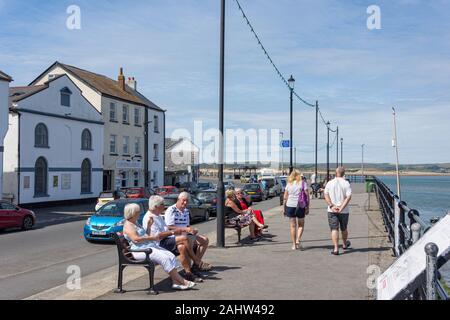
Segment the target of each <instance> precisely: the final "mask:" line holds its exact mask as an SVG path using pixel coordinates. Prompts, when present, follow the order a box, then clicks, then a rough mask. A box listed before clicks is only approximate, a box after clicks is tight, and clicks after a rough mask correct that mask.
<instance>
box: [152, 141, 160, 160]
mask: <svg viewBox="0 0 450 320" xmlns="http://www.w3.org/2000/svg"><path fill="white" fill-rule="evenodd" d="M158 149H159V148H158V144H154V145H153V160H154V161H158V160H159V155H158Z"/></svg>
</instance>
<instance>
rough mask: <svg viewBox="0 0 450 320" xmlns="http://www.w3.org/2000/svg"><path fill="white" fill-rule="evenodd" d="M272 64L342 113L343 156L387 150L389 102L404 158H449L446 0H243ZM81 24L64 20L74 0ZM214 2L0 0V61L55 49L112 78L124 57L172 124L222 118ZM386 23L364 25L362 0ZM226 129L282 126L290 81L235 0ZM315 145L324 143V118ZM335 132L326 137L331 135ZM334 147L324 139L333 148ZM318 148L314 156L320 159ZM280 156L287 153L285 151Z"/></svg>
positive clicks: (299, 139) (299, 113) (302, 122)
mask: <svg viewBox="0 0 450 320" xmlns="http://www.w3.org/2000/svg"><path fill="white" fill-rule="evenodd" d="M240 2H241V5H242V6H243V8H244V10H245V11H246V13H247V15H248V17H249V19H250V20H251V22H252V24H253V26H254V28H255V29H256V31H257V33H258V34H259V36H260V38H261V40H262V41H263V43H264V45H265V46H266V48H267V50H268V51H269V53H270V55H271V56H272V58H273V60H274V61H275V63H276V64H277V65H278V67H279V69H280V71H281V72H282V73H283V74H284V75H285V76H286V77H289V75H290V74H293V75H294V77H295V78H296V80H297V81H296V91H297V92H298V93H299V94H300V95H301V96H302V97H304V98H305V99H307V100H308V101H312V102H313V101H315V100H319V103H320V106H321V109H322V112H323V114H324V116H325V117H326V118H327V119H329V120H330V121H331V122H332V125H333V127H335V126H336V125H339V127H340V132H341V136H342V137H344V144H345V145H344V161H345V162H359V161H360V159H361V147H360V146H361V144H363V143H364V144H365V145H366V149H365V160H366V161H368V162H393V161H394V151H393V149H392V147H391V137H392V116H391V108H392V107H393V106H395V107H396V109H397V112H398V135H399V147H400V161H401V162H402V163H435V162H450V142H449V141H450V140H449V139H448V136H449V132H450V129H449V126H448V120H449V119H450V90H449V89H450V41H449V40H450V34H449V33H448V30H450V19H449V18H450V1H444V0H435V1H419V0H397V1H377V0H375V1H356V0H355V1H331V0H317V1H312V0H311V1H300V0H279V1H271V0H241V1H240ZM72 4H75V5H78V6H79V7H80V8H81V23H82V25H81V27H82V28H81V30H69V29H67V28H66V20H67V17H68V14H67V13H66V9H67V7H68V6H69V5H72ZM219 4H220V1H219V0H214V1H213V0H184V1H175V0H165V1H162V0H145V1H144V0H140V1H133V2H130V1H113V0H110V1H106V0H105V1H79V0H72V1H45V2H42V1H34V0H31V1H14V0H0V24H1V28H0V69H1V70H3V71H5V72H7V73H8V74H10V75H12V76H13V78H14V80H15V81H14V82H13V85H15V86H19V85H26V84H28V83H29V82H30V81H31V80H33V79H34V78H35V77H36V76H37V75H38V74H39V73H41V72H42V71H43V70H45V69H46V68H47V67H48V66H49V65H51V64H52V63H53V62H54V61H60V62H63V63H67V64H71V65H75V66H78V67H80V68H84V69H88V70H90V71H94V72H97V73H101V74H105V75H107V76H110V77H112V78H116V77H117V72H118V69H119V67H120V66H123V67H124V69H125V73H126V76H134V77H135V78H136V79H137V81H138V89H139V90H140V91H141V92H142V93H144V94H145V95H146V96H147V97H148V98H149V99H151V100H153V101H154V102H155V103H157V104H158V105H160V106H161V107H163V108H165V109H167V110H168V113H167V134H168V135H169V136H170V133H171V132H172V131H173V130H174V129H176V128H180V127H184V128H186V129H189V130H192V129H193V122H194V120H199V121H203V122H204V126H205V128H206V129H207V128H211V127H217V123H218V85H219V65H218V64H219V18H220V8H219ZM372 4H375V5H378V6H379V7H380V8H381V15H382V16H381V19H382V20H381V23H382V29H381V30H372V31H370V30H368V29H367V26H366V20H367V18H368V14H367V13H366V10H367V7H368V6H369V5H372ZM226 40H227V43H226V97H225V99H226V102H225V103H226V118H225V119H226V124H225V125H226V127H228V128H242V129H248V128H254V129H264V128H266V129H267V128H269V129H272V128H273V129H280V130H282V131H283V132H285V138H286V137H288V132H289V92H288V90H287V89H286V87H285V86H284V85H283V84H282V82H281V81H280V80H279V78H278V77H277V76H276V74H275V72H274V70H273V69H272V67H271V66H270V65H269V64H268V63H267V60H266V58H265V57H264V55H263V53H262V51H261V50H260V49H259V47H258V45H257V42H256V41H255V39H254V37H253V36H252V34H251V33H250V31H249V29H248V27H247V25H246V23H245V22H244V20H243V18H242V15H241V14H240V12H239V11H238V9H237V5H236V3H235V1H234V0H227V39H226ZM314 122H315V113H314V110H313V109H311V108H307V107H305V106H304V105H302V104H301V103H300V102H299V101H296V102H295V111H294V128H295V130H294V144H295V145H296V147H297V149H298V155H297V159H298V161H299V162H304V163H305V162H307V163H311V162H313V161H314V152H313V150H314V136H315V129H314V124H315V123H314ZM319 138H320V141H319V145H320V146H323V145H324V144H325V143H326V129H325V126H323V125H321V126H320V130H319ZM333 138H334V137H332V140H333ZM335 152H336V151H335V149H332V150H331V154H332V155H333V156H332V157H331V159H335ZM325 157H326V153H325V150H323V151H321V153H320V154H319V161H320V162H324V161H325ZM285 159H287V153H286V155H285Z"/></svg>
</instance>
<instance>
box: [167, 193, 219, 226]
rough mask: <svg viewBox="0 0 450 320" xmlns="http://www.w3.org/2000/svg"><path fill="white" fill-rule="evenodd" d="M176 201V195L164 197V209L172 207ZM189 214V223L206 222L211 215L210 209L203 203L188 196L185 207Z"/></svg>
mask: <svg viewBox="0 0 450 320" xmlns="http://www.w3.org/2000/svg"><path fill="white" fill-rule="evenodd" d="M177 200H178V195H177V194H170V195H167V196H165V197H164V207H165V208H166V209H167V208H168V207H170V206H173V205H174V204H175V203H176V202H177ZM187 208H188V210H189V213H190V220H191V222H193V221H195V220H201V221H208V220H209V216H210V214H211V207H210V205H208V204H205V203H203V202H202V201H200V200H199V199H197V198H196V197H194V196H192V195H189V202H188V206H187Z"/></svg>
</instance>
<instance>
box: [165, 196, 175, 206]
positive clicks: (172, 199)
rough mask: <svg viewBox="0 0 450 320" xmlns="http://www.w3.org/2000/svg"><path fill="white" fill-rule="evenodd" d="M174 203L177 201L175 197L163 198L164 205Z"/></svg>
mask: <svg viewBox="0 0 450 320" xmlns="http://www.w3.org/2000/svg"><path fill="white" fill-rule="evenodd" d="M175 203H177V198H164V205H165V206H166V207H170V206H173V205H174V204H175Z"/></svg>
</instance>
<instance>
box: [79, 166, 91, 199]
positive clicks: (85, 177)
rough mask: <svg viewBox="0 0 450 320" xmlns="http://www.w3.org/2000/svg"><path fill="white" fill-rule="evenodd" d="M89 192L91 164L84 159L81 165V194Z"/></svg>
mask: <svg viewBox="0 0 450 320" xmlns="http://www.w3.org/2000/svg"><path fill="white" fill-rule="evenodd" d="M90 192H91V162H90V161H89V159H84V161H83V163H82V164H81V193H90Z"/></svg>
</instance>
